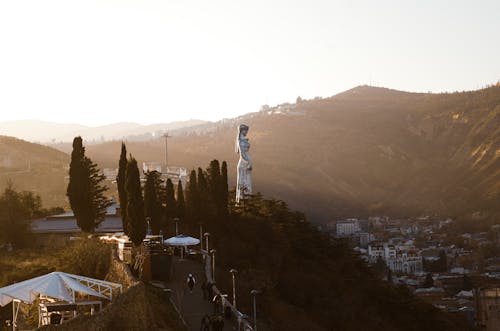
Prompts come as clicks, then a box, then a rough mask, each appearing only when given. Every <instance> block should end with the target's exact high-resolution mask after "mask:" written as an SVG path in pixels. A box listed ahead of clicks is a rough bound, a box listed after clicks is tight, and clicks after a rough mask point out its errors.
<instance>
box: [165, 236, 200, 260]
mask: <svg viewBox="0 0 500 331" xmlns="http://www.w3.org/2000/svg"><path fill="white" fill-rule="evenodd" d="M164 243H165V244H167V245H169V246H177V247H187V246H195V245H198V244H199V243H200V240H199V239H196V238H193V237H190V236H185V235H183V234H179V235H177V236H175V237H171V238H168V239H166V240H165V241H164ZM183 257H184V256H183V250H182V249H181V259H182V258H183Z"/></svg>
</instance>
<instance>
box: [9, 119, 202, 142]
mask: <svg viewBox="0 0 500 331" xmlns="http://www.w3.org/2000/svg"><path fill="white" fill-rule="evenodd" d="M205 123H209V122H206V121H202V120H187V121H177V122H171V123H157V124H151V125H142V124H138V123H131V122H119V123H113V124H108V125H102V126H95V127H91V126H85V125H80V124H66V123H55V122H46V121H37V120H20V121H9V122H0V135H5V136H13V137H17V138H20V139H24V140H28V141H32V142H41V143H49V142H50V143H56V142H59V143H65V142H71V141H72V140H73V138H74V137H75V136H79V135H80V136H83V137H85V139H86V141H87V142H89V143H95V142H102V141H106V140H116V139H128V140H149V139H151V138H153V137H155V136H158V135H161V134H163V133H164V132H166V131H169V132H171V131H176V130H182V129H185V128H190V127H193V126H197V125H202V124H205Z"/></svg>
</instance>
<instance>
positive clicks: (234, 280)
mask: <svg viewBox="0 0 500 331" xmlns="http://www.w3.org/2000/svg"><path fill="white" fill-rule="evenodd" d="M229 272H230V273H231V276H232V278H233V307H234V309H236V277H235V275H236V274H237V273H238V270H236V269H231V270H229Z"/></svg>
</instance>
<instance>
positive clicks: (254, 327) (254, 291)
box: [250, 290, 260, 331]
mask: <svg viewBox="0 0 500 331" xmlns="http://www.w3.org/2000/svg"><path fill="white" fill-rule="evenodd" d="M250 294H251V295H253V329H254V331H257V298H256V297H257V294H260V291H257V290H252V291H250Z"/></svg>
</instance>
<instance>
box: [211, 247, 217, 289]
mask: <svg viewBox="0 0 500 331" xmlns="http://www.w3.org/2000/svg"><path fill="white" fill-rule="evenodd" d="M215 252H216V250H215V249H212V250H211V251H210V253H211V254H212V280H213V281H214V282H215Z"/></svg>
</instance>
